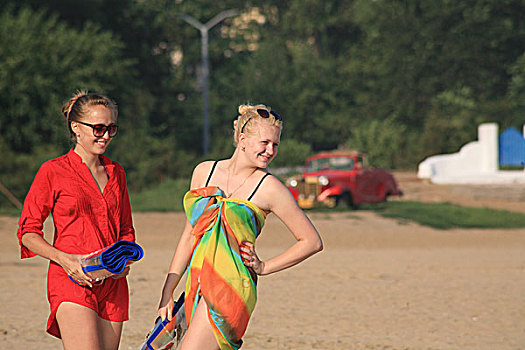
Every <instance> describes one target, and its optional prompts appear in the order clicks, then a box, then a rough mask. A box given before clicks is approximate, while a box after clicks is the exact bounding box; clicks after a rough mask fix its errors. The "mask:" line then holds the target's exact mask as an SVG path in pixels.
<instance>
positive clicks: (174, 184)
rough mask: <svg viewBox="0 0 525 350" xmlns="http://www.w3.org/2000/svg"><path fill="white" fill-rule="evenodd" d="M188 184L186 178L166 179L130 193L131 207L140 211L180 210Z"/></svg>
mask: <svg viewBox="0 0 525 350" xmlns="http://www.w3.org/2000/svg"><path fill="white" fill-rule="evenodd" d="M189 186H190V183H189V180H188V179H178V180H173V179H167V180H166V181H164V182H162V183H160V184H157V185H155V186H153V187H151V188H149V189H146V190H143V191H141V192H139V193H133V192H132V193H131V208H132V210H133V211H141V212H152V211H160V212H168V211H182V210H183V207H182V199H183V197H184V194H185V193H186V192H187V191H188V189H189Z"/></svg>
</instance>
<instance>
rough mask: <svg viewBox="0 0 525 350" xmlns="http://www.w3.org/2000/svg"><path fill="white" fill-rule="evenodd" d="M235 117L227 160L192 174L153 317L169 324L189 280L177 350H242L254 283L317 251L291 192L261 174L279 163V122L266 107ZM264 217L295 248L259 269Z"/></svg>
mask: <svg viewBox="0 0 525 350" xmlns="http://www.w3.org/2000/svg"><path fill="white" fill-rule="evenodd" d="M238 111H239V116H238V117H237V119H236V120H235V122H234V145H235V151H234V153H233V155H232V156H231V157H230V158H228V159H224V160H219V161H206V162H203V163H201V164H199V165H197V167H196V168H195V169H194V172H193V176H192V179H191V189H190V191H188V192H187V193H186V195H185V197H184V207H185V211H186V215H187V222H186V227H185V229H184V231H183V233H182V236H181V238H180V241H179V243H178V246H177V249H176V251H175V254H174V256H173V259H172V262H171V265H170V268H169V273H168V276H167V278H166V281H165V284H164V288H163V290H162V297H161V300H160V305H159V310H158V314H159V316H161V317H162V318H163V319H165V318H166V317H168V318H171V314H172V307H173V291H174V290H175V288H176V286H177V284H178V283H179V281H180V279H181V277H182V275H183V274H184V272H187V276H186V290H185V294H186V299H185V312H186V318H187V320H188V330H187V332H186V335H185V336H184V339H183V341H182V344H181V345H182V350H190V349H199V350H204V349H238V348H240V346H241V345H242V336H243V335H244V333H245V331H246V327H247V325H248V321H249V319H250V316H251V314H252V311H253V309H254V307H255V303H256V300H257V291H256V285H257V276H263V275H269V274H272V273H275V272H278V271H281V270H284V269H286V268H289V267H292V266H294V265H296V264H298V263H300V262H301V261H303V260H305V259H306V258H308V257H310V256H311V255H313V254H315V253H317V252H319V251H321V250H322V248H323V245H322V241H321V238H320V236H319V233H318V232H317V230H316V229H315V227H314V226H313V225H312V223H311V222H310V220H309V219H308V218H307V217H306V215H305V214H304V213H303V211H302V210H301V209H300V208H299V207H298V206H297V204H296V202H295V200H294V199H293V197H292V196H291V194H290V192H289V191H288V190H287V189H286V187H285V186H284V185H283V184H282V183H281V182H280V181H279V180H278V179H277V178H275V177H274V176H272V175H271V174H270V173H269V172H268V171H267V170H266V168H267V167H268V165H269V164H270V162H271V161H272V160H273V159H274V157H275V156H276V155H277V150H278V147H279V142H280V137H281V130H282V127H283V122H282V118H281V116H280V115H279V114H278V113H276V112H274V111H272V110H271V109H270V108H269V107H267V106H264V105H256V106H249V105H241V106H240V107H239V109H238ZM270 213H273V214H275V215H276V216H277V217H278V218H279V219H280V220H281V221H282V222H283V223H284V224H285V225H286V227H287V228H288V229H289V230H290V233H291V234H292V235H293V236H294V238H295V239H296V243H295V244H293V245H292V246H291V247H290V248H289V249H287V250H285V251H284V252H282V253H281V254H280V255H278V256H276V257H273V258H271V259H269V260H265V261H262V260H261V259H259V257H258V255H257V253H256V250H255V240H256V238H257V236H258V235H259V234H260V232H261V229H262V227H263V225H264V221H265V219H266V216H267V215H269V214H270Z"/></svg>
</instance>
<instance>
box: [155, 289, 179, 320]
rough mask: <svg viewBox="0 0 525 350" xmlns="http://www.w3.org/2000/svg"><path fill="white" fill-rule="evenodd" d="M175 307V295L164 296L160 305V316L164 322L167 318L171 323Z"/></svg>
mask: <svg viewBox="0 0 525 350" xmlns="http://www.w3.org/2000/svg"><path fill="white" fill-rule="evenodd" d="M174 305H175V302H174V300H173V294H170V295H166V296H165V295H163V296H162V299H161V300H160V304H159V311H158V315H159V316H160V318H162V320H165V319H166V317H167V318H168V320H170V321H171V318H172V316H173V306H174Z"/></svg>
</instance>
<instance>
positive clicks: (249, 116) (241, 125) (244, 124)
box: [233, 105, 283, 147]
mask: <svg viewBox="0 0 525 350" xmlns="http://www.w3.org/2000/svg"><path fill="white" fill-rule="evenodd" d="M258 109H265V110H267V111H268V114H269V117H268V118H263V117H261V116H260V115H259V113H258V112H257V110H258ZM271 110H272V109H271V108H270V107H268V106H265V105H255V106H252V105H240V106H239V108H238V111H239V115H238V116H237V119H235V120H234V121H233V145H234V146H235V147H237V143H238V141H239V135H240V134H241V132H242V133H244V134H247V135H251V134H254V133H255V132H256V130H257V126H256V124H257V123H254V122H253V121H257V120H258V121H263V122H264V123H266V124H268V125H273V126H276V127H278V128H279V129H280V130H282V128H283V122H282V120H279V119H277V118H275V116H274V115H273V114H271V113H269V112H270V111H271Z"/></svg>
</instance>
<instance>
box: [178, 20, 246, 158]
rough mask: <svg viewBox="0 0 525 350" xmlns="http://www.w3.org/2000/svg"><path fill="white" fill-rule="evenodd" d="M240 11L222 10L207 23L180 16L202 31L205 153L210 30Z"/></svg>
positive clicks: (208, 132) (207, 121)
mask: <svg viewBox="0 0 525 350" xmlns="http://www.w3.org/2000/svg"><path fill="white" fill-rule="evenodd" d="M238 13H239V12H238V11H237V10H226V11H222V12H221V13H219V14H218V15H216V16H215V17H213V18H212V19H211V20H209V21H208V22H207V23H206V24H202V23H201V22H199V21H197V20H196V19H195V18H193V17H191V16H189V15H186V14H185V15H181V16H180V18H182V19H183V20H185V21H186V22H188V23H189V24H191V25H192V26H193V27H195V28H196V29H198V30H199V31H200V33H201V54H202V88H203V102H202V104H203V114H204V123H203V130H202V138H203V141H202V142H203V144H202V151H203V154H207V153H208V149H209V134H210V123H209V83H208V79H209V74H210V69H209V63H208V31H209V30H210V29H211V28H213V27H214V26H216V25H217V24H219V23H220V22H221V21H223V20H224V19H226V18H228V17H233V16H236V15H237V14H238Z"/></svg>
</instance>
